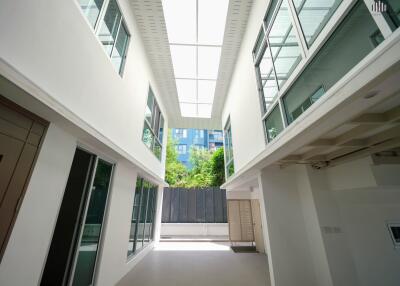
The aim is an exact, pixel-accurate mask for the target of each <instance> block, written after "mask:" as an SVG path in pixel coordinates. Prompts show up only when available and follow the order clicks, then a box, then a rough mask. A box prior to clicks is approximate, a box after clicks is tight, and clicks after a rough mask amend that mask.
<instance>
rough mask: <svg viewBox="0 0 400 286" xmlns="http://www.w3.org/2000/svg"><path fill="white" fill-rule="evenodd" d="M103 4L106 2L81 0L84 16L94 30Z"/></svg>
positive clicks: (102, 0) (101, 0)
mask: <svg viewBox="0 0 400 286" xmlns="http://www.w3.org/2000/svg"><path fill="white" fill-rule="evenodd" d="M103 2H104V0H79V5H80V6H81V9H82V12H83V14H85V16H86V18H87V19H88V21H89V23H90V25H91V26H92V27H93V28H94V27H95V26H96V22H97V19H98V18H99V14H100V10H101V7H102V6H103Z"/></svg>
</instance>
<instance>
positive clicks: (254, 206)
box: [251, 200, 265, 253]
mask: <svg viewBox="0 0 400 286" xmlns="http://www.w3.org/2000/svg"><path fill="white" fill-rule="evenodd" d="M251 213H252V218H253V229H254V240H255V242H256V248H257V251H258V252H260V253H264V252H265V250H264V237H263V231H262V223H261V213H260V202H259V201H258V200H251Z"/></svg>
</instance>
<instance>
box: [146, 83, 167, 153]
mask: <svg viewBox="0 0 400 286" xmlns="http://www.w3.org/2000/svg"><path fill="white" fill-rule="evenodd" d="M163 135H164V117H163V115H162V113H161V110H160V107H159V106H158V103H157V101H156V99H155V96H154V93H153V90H152V89H151V87H149V94H148V97H147V105H146V111H145V116H144V126H143V137H142V140H143V142H144V144H145V145H146V146H147V147H148V148H149V149H150V150H151V151H152V152H153V153H154V155H156V157H157V158H158V160H161V155H162V143H163Z"/></svg>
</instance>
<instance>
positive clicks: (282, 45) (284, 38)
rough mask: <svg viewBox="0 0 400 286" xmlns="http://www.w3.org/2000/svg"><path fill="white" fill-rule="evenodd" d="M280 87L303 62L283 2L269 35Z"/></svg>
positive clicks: (284, 2) (287, 10) (286, 5)
mask: <svg viewBox="0 0 400 286" xmlns="http://www.w3.org/2000/svg"><path fill="white" fill-rule="evenodd" d="M268 41H269V44H270V46H271V53H272V59H273V62H274V67H275V71H276V76H277V78H278V85H279V87H282V85H283V84H284V83H285V82H286V80H287V79H288V78H289V76H290V75H291V74H292V72H293V70H294V69H295V68H296V66H297V65H298V63H299V62H300V60H301V54H300V48H299V44H298V42H297V39H296V35H295V33H294V29H293V27H292V24H291V19H290V15H289V7H288V4H287V1H283V2H282V4H281V6H280V8H279V11H278V14H277V15H276V18H275V20H274V22H273V24H272V27H271V31H270V32H269V34H268Z"/></svg>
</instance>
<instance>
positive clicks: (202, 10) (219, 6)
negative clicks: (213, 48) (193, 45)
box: [198, 0, 229, 46]
mask: <svg viewBox="0 0 400 286" xmlns="http://www.w3.org/2000/svg"><path fill="white" fill-rule="evenodd" d="M228 4H229V0H198V5H199V23H198V27H199V34H198V43H199V44H203V45H204V44H206V45H220V46H221V45H222V42H223V39H224V31H225V22H226V14H227V12H228Z"/></svg>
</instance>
